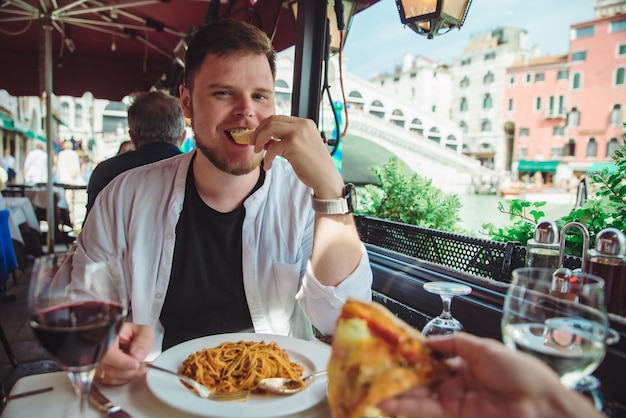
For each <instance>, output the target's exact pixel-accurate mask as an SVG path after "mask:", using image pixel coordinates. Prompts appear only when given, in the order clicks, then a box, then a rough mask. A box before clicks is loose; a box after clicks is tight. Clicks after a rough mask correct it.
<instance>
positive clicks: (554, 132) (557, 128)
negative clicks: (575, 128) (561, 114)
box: [552, 126, 565, 136]
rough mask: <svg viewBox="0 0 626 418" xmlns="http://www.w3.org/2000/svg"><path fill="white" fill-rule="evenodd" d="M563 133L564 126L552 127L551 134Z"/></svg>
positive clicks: (558, 134)
mask: <svg viewBox="0 0 626 418" xmlns="http://www.w3.org/2000/svg"><path fill="white" fill-rule="evenodd" d="M564 133H565V126H555V127H554V128H552V135H554V136H563V134H564Z"/></svg>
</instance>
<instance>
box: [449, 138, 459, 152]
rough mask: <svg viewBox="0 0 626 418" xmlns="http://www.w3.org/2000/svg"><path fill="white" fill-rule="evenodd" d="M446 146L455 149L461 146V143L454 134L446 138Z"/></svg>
mask: <svg viewBox="0 0 626 418" xmlns="http://www.w3.org/2000/svg"><path fill="white" fill-rule="evenodd" d="M446 147H448V148H450V149H453V150H455V151H456V150H457V148H458V147H459V144H458V141H457V140H456V137H455V136H454V135H448V138H447V140H446Z"/></svg>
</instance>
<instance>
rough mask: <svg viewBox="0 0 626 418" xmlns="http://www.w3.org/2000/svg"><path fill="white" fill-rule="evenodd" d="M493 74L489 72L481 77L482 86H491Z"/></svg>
mask: <svg viewBox="0 0 626 418" xmlns="http://www.w3.org/2000/svg"><path fill="white" fill-rule="evenodd" d="M493 79H494V77H493V73H492V72H491V71H489V72H488V73H487V74H485V76H484V77H483V84H491V83H493Z"/></svg>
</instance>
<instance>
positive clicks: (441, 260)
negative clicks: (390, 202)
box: [355, 216, 580, 283]
mask: <svg viewBox="0 0 626 418" xmlns="http://www.w3.org/2000/svg"><path fill="white" fill-rule="evenodd" d="M355 221H356V224H357V229H358V230H359V234H360V235H361V239H362V240H363V242H365V243H368V244H372V245H376V246H378V247H381V248H384V249H387V250H391V251H395V252H398V253H400V254H404V255H407V256H410V257H415V258H417V259H420V260H424V261H428V262H431V263H435V264H439V265H442V266H445V267H449V268H452V269H455V270H459V271H461V272H463V273H466V274H473V275H475V276H480V277H485V278H489V279H493V280H497V281H501V282H507V283H508V282H510V281H511V272H512V271H513V270H515V269H516V268H519V267H524V262H525V260H526V247H523V246H521V245H519V244H518V243H516V242H507V243H504V242H496V241H492V240H488V239H481V238H474V237H469V236H464V235H457V234H452V233H449V232H444V231H439V230H436V229H428V228H421V227H417V226H414V225H408V224H403V223H399V222H391V221H386V220H382V219H377V218H371V217H366V216H355ZM564 264H565V266H566V267H569V268H578V267H580V259H579V258H577V257H566V259H565V263H564Z"/></svg>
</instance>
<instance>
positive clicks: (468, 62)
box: [461, 58, 472, 65]
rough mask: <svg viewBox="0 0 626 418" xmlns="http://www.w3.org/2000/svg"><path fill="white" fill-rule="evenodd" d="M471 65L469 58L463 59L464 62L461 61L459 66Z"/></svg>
mask: <svg viewBox="0 0 626 418" xmlns="http://www.w3.org/2000/svg"><path fill="white" fill-rule="evenodd" d="M471 63H472V59H471V58H465V59H464V60H462V61H461V65H470V64H471Z"/></svg>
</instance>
